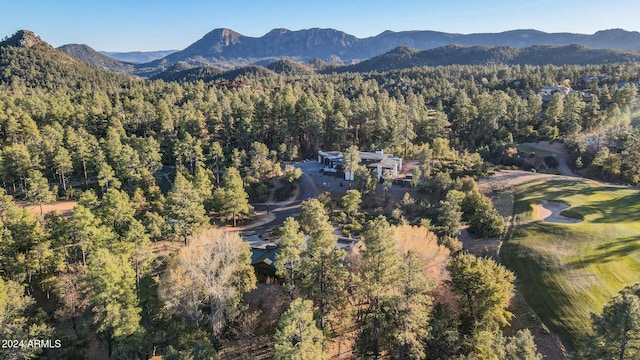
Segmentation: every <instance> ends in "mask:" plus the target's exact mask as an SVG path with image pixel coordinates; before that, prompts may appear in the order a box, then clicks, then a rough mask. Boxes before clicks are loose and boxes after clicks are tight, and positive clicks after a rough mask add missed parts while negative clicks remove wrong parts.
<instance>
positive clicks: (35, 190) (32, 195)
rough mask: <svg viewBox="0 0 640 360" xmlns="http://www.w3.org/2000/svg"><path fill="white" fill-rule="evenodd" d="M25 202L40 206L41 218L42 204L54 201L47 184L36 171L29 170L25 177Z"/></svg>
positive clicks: (54, 197) (53, 195) (54, 196)
mask: <svg viewBox="0 0 640 360" xmlns="http://www.w3.org/2000/svg"><path fill="white" fill-rule="evenodd" d="M26 195H27V201H29V202H31V203H35V204H38V206H40V216H42V204H46V203H50V202H53V201H55V200H56V195H55V194H54V192H53V191H51V190H49V182H48V181H47V179H46V178H45V177H44V176H42V173H41V172H40V171H38V170H30V171H29V175H28V177H27V191H26Z"/></svg>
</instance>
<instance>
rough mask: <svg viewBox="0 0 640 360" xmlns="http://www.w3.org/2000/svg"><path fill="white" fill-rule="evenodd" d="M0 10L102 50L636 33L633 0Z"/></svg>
mask: <svg viewBox="0 0 640 360" xmlns="http://www.w3.org/2000/svg"><path fill="white" fill-rule="evenodd" d="M1 9H2V10H1V12H0V37H1V36H5V35H11V34H13V33H14V32H15V31H17V30H20V29H29V30H32V31H34V32H35V33H36V34H37V35H39V36H40V37H41V38H42V39H43V40H45V41H47V42H49V43H50V44H52V45H54V46H60V45H63V44H69V43H81V44H87V45H89V46H91V47H93V48H94V49H97V50H107V51H133V50H142V51H149V50H162V49H183V48H185V47H187V46H188V45H189V44H191V43H193V42H194V41H196V40H198V39H200V38H201V37H202V36H203V35H204V34H206V33H208V32H209V31H211V30H213V29H215V28H220V27H226V28H230V29H233V30H235V31H237V32H239V33H241V34H243V35H247V36H256V37H258V36H262V35H264V34H265V33H267V32H268V31H269V30H271V29H273V28H287V29H290V30H300V29H307V28H311V27H321V28H336V29H338V30H342V31H345V32H347V33H349V34H352V35H355V36H358V37H368V36H374V35H377V34H379V33H381V32H382V31H384V30H393V31H404V30H436V31H445V32H452V33H463V34H468V33H476V32H500V31H506V30H514V29H537V30H541V31H546V32H573V33H585V34H592V33H594V32H596V31H598V30H604V29H611V28H622V29H625V30H630V31H639V30H640V20H639V19H638V16H640V1H638V0H609V1H602V0H598V1H596V0H564V1H558V0H535V1H531V0H529V1H518V0H437V1H433V0H394V1H382V0H368V1H362V0H339V1H336V0H323V1H317V0H306V1H305V0H299V1H294V0H279V1H278V0H236V1H231V0H209V1H206V0H193V1H191V0H182V1H167V0H128V1H125V0H109V1H105V0H4V1H3V4H2V7H1Z"/></svg>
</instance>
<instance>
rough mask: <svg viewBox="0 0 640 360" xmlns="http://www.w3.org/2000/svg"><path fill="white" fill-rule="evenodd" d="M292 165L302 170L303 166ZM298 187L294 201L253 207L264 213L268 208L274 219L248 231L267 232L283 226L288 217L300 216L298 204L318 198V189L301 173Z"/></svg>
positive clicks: (309, 178)
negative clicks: (298, 190)
mask: <svg viewBox="0 0 640 360" xmlns="http://www.w3.org/2000/svg"><path fill="white" fill-rule="evenodd" d="M294 165H295V166H296V167H300V168H303V166H298V165H299V164H298V163H296V164H294ZM298 185H299V187H300V193H299V194H298V197H297V198H296V199H295V200H294V201H290V202H282V203H275V204H270V205H266V204H255V205H253V207H254V208H255V209H256V210H258V211H266V210H267V206H268V207H269V211H270V212H271V213H272V214H273V215H275V218H274V219H273V220H271V221H270V222H268V223H266V224H263V225H260V226H257V227H255V228H251V229H250V231H253V232H256V233H258V234H260V233H263V232H267V231H269V230H271V229H273V228H274V227H278V226H281V225H282V224H284V221H285V220H286V219H287V218H288V217H290V216H292V217H297V216H298V215H300V208H301V206H300V204H301V203H302V202H303V201H304V200H308V199H313V198H316V197H318V189H317V188H316V184H315V183H314V182H313V179H312V178H311V176H309V174H307V173H304V172H303V173H302V176H300V180H299V182H298Z"/></svg>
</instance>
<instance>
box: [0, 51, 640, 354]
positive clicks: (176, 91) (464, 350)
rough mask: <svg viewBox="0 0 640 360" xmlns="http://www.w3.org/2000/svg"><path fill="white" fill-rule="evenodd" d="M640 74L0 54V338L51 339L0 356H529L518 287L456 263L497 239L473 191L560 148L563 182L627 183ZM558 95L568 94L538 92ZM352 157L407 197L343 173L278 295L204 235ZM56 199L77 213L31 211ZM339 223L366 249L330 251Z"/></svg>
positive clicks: (621, 68)
mask: <svg viewBox="0 0 640 360" xmlns="http://www.w3.org/2000/svg"><path fill="white" fill-rule="evenodd" d="M639 78H640V65H639V64H635V63H625V64H606V65H591V66H499V65H495V66H442V67H418V68H411V69H406V70H398V71H391V72H385V73H376V72H372V73H344V74H327V75H320V74H310V73H306V74H297V75H284V74H277V73H275V72H268V73H242V74H241V76H239V77H237V78H233V79H225V80H216V81H209V82H204V81H202V80H196V81H184V82H180V83H178V82H165V81H163V80H154V81H151V80H141V79H136V78H131V77H127V76H124V75H116V74H111V73H107V72H103V71H100V70H97V69H95V68H92V67H91V66H89V65H86V64H84V63H81V62H79V61H78V60H75V59H72V58H70V57H68V56H67V55H65V54H63V53H62V52H60V51H58V50H55V49H53V48H51V47H50V46H49V45H47V44H46V43H43V42H41V41H39V40H33V41H27V42H26V44H25V42H18V43H15V41H5V42H3V43H0V134H1V136H0V180H1V181H2V188H1V189H0V214H1V215H2V216H1V217H0V219H1V221H0V229H1V232H0V249H1V250H0V254H1V255H0V270H1V271H2V272H1V274H0V324H2V325H3V326H2V327H0V334H2V336H0V338H2V339H29V338H39V339H61V340H62V344H63V346H61V347H59V348H53V349H44V350H43V349H40V348H38V347H19V348H11V349H6V348H5V349H0V354H2V356H3V357H4V358H8V359H10V358H36V357H39V356H43V354H44V355H45V356H47V357H48V358H60V359H73V358H87V357H88V358H93V357H95V356H99V355H100V354H102V357H103V358H127V359H136V358H149V357H151V356H156V355H158V356H160V355H162V356H164V357H165V358H167V359H177V358H193V359H205V358H207V359H208V358H220V357H224V355H223V354H225V351H227V350H226V349H228V348H232V347H234V346H236V345H235V344H238V343H240V342H241V341H249V343H250V344H251V347H254V346H255V347H259V344H254V341H256V339H264V338H265V336H266V338H267V339H268V343H269V344H272V345H269V346H268V347H269V350H268V353H269V354H272V355H273V357H274V358H277V359H292V358H299V359H311V358H313V359H316V358H317V359H320V358H325V357H326V354H327V353H328V352H329V351H333V354H340V353H343V354H344V353H348V351H351V354H352V356H353V357H362V358H397V359H421V358H430V359H452V358H456V359H458V358H460V359H461V358H487V359H488V358H499V359H538V358H540V356H539V355H538V354H537V353H536V350H535V344H534V343H533V338H532V335H531V333H529V332H528V331H527V330H522V331H518V332H517V333H514V334H511V335H507V334H504V333H503V332H502V329H504V328H505V326H507V325H508V324H509V322H510V320H511V318H512V314H511V313H510V312H509V311H508V310H507V306H508V305H509V301H510V299H511V297H512V296H513V293H514V285H513V282H514V275H513V273H511V272H510V271H509V270H507V269H506V268H504V267H503V266H501V265H499V264H497V263H496V262H495V261H494V260H491V259H488V258H478V257H474V256H472V255H469V254H465V253H463V252H460V244H459V242H458V241H457V236H458V234H459V229H460V226H461V225H462V224H463V223H468V224H469V225H470V227H471V228H470V231H471V232H472V234H474V235H477V236H479V237H490V236H498V235H500V234H502V232H504V222H503V220H502V218H501V217H500V216H499V215H498V214H497V213H496V211H495V209H494V208H493V205H492V204H491V202H490V201H489V200H488V199H487V198H486V197H485V196H483V195H481V194H479V193H478V190H477V187H476V185H475V181H474V178H477V177H480V176H485V175H487V174H488V173H489V172H490V171H491V168H492V167H505V166H508V167H516V168H518V167H520V168H524V169H527V170H529V169H531V166H530V165H529V163H527V161H526V160H527V159H526V158H524V157H520V156H519V155H518V153H517V151H516V152H514V151H513V144H515V143H519V142H525V141H529V142H530V141H538V140H557V141H564V142H565V143H566V144H567V145H569V147H570V149H571V150H572V159H571V160H572V164H571V165H572V166H574V167H575V169H576V171H580V172H581V173H583V174H585V175H587V176H592V177H598V178H602V179H605V180H607V181H620V182H624V183H630V184H638V183H640V134H639V132H640V130H638V128H637V127H635V128H634V126H633V125H634V124H633V122H632V119H633V118H634V113H633V111H634V105H635V101H636V96H637V87H636V84H637V82H638V80H639ZM622 83H624V84H622ZM553 84H562V85H564V86H566V87H571V88H573V89H576V90H581V91H582V92H581V93H579V92H576V93H571V94H567V95H566V96H565V94H563V93H561V92H555V93H553V94H551V96H550V98H548V99H545V98H544V97H543V95H541V94H540V91H541V89H542V88H543V87H545V86H549V85H553ZM587 99H588V101H587ZM355 149H360V150H363V151H372V150H376V149H384V151H385V152H387V153H394V154H397V155H399V156H402V157H403V158H405V159H415V160H417V161H419V164H420V166H418V167H416V169H415V170H414V174H413V175H414V176H413V179H412V181H411V183H412V184H411V185H412V190H411V192H410V193H407V194H406V195H405V197H404V198H403V199H402V201H401V202H400V203H399V205H398V207H397V208H396V209H394V210H393V211H391V212H389V213H387V212H385V211H377V212H376V211H370V212H364V211H361V210H360V204H361V202H362V200H363V198H364V199H366V197H367V196H373V195H372V193H374V192H375V191H374V190H375V186H376V180H375V178H373V175H372V174H370V173H368V171H367V170H366V169H364V170H363V169H358V170H357V172H356V177H357V178H356V180H355V181H354V186H353V188H352V190H350V191H348V192H347V193H346V194H345V196H344V197H343V198H341V199H340V200H341V201H338V202H336V201H335V200H332V199H331V198H330V197H329V196H321V197H320V198H319V199H313V200H309V201H306V202H304V203H303V205H302V212H301V214H300V217H299V218H298V219H297V220H294V219H293V218H291V219H290V220H287V221H286V222H285V224H284V226H283V227H282V228H280V229H277V230H276V231H275V233H276V234H277V235H278V236H279V238H280V246H279V248H278V254H277V256H276V261H275V264H276V268H277V275H278V279H280V280H278V281H276V282H275V284H274V283H260V284H256V276H255V274H254V271H253V268H252V267H251V254H250V252H249V248H248V246H247V245H245V244H244V243H243V242H242V240H241V238H240V237H239V236H238V235H235V234H233V233H226V232H223V231H221V230H216V229H214V227H215V225H221V226H224V225H230V224H236V223H237V221H239V220H243V219H246V218H249V217H251V214H252V207H251V205H250V203H255V202H261V201H263V199H264V197H265V194H266V193H268V192H269V191H270V187H271V186H273V184H274V183H277V182H278V181H280V182H281V183H286V182H289V183H291V182H294V181H295V179H296V178H298V177H299V176H300V173H299V172H296V171H295V170H294V169H293V167H291V166H285V165H287V164H290V163H291V162H294V161H297V160H300V159H307V158H311V159H314V158H315V156H316V154H317V151H318V150H341V151H345V152H349V151H351V152H352V151H354V150H355ZM277 179H282V180H277ZM385 182H386V180H385ZM167 183H168V184H169V185H168V186H166V184H167ZM385 186H386V184H385ZM62 199H67V200H73V201H77V205H76V206H75V207H74V208H73V210H72V211H71V213H70V214H68V215H63V214H59V213H56V212H51V213H47V214H46V215H45V214H43V212H42V206H43V204H47V203H50V202H53V201H55V200H62ZM24 204H35V205H38V206H39V207H40V212H31V211H29V210H27V209H26V208H25V207H24V206H23V205H24ZM335 209H344V212H343V211H338V212H335V211H333V210H335ZM334 226H339V227H341V228H343V229H345V233H350V234H354V235H357V236H358V237H359V238H360V241H361V243H362V244H363V245H362V246H361V247H360V248H359V250H357V251H353V252H349V253H346V252H345V251H343V250H340V249H337V248H336V247H335V243H336V237H335V235H334V234H333V229H334ZM629 291H631V290H629ZM636 292H637V291H636ZM261 336H262V338H261ZM347 347H348V348H349V349H348V351H347V350H346V348H347Z"/></svg>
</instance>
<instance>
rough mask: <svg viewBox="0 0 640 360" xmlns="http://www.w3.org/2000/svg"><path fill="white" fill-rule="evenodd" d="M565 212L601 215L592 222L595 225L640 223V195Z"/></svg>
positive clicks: (600, 202) (598, 202)
mask: <svg viewBox="0 0 640 360" xmlns="http://www.w3.org/2000/svg"><path fill="white" fill-rule="evenodd" d="M565 211H570V212H571V213H572V214H579V215H582V216H585V215H591V214H601V216H599V217H596V218H595V219H593V220H592V221H591V222H593V223H604V224H611V223H621V222H632V221H640V193H636V194H632V195H627V196H621V197H617V198H613V199H609V200H603V201H597V202H593V203H591V204H589V205H580V206H575V207H572V208H571V209H567V210H565Z"/></svg>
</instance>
